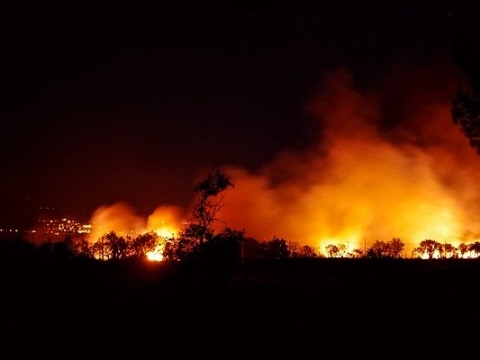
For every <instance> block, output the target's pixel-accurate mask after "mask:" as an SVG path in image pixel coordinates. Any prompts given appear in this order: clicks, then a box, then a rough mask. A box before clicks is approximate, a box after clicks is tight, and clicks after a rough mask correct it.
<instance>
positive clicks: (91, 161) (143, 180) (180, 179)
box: [0, 1, 480, 227]
mask: <svg viewBox="0 0 480 360" xmlns="http://www.w3.org/2000/svg"><path fill="white" fill-rule="evenodd" d="M158 3H159V4H158V5H154V6H151V5H144V4H143V2H141V1H140V2H132V3H131V4H130V3H129V2H118V3H113V2H105V1H99V2H97V3H96V4H95V5H91V4H83V3H79V2H74V4H78V5H74V4H70V2H64V3H60V4H58V3H56V2H55V3H50V2H33V1H26V2H18V4H15V5H2V7H3V9H2V11H1V14H2V15H1V19H0V20H1V21H0V24H1V25H0V28H1V37H0V39H1V43H0V45H1V53H0V61H1V62H0V64H1V67H0V75H1V77H0V91H1V97H0V116H1V119H2V123H1V124H2V132H1V134H2V136H1V145H0V169H1V179H0V189H1V194H0V226H20V227H22V226H24V224H25V223H28V222H29V221H31V220H32V219H33V218H34V216H35V215H36V214H37V212H38V209H39V208H40V207H46V206H48V207H54V208H56V209H57V211H58V213H59V215H61V216H72V217H75V218H77V219H79V220H81V221H85V220H88V219H89V216H90V214H91V213H92V212H93V211H94V210H95V209H96V208H97V207H98V206H100V205H104V204H110V203H113V202H117V201H126V202H128V203H130V204H132V206H133V207H134V208H135V209H136V210H137V211H138V212H139V213H140V214H143V215H147V214H149V213H151V212H152V211H153V210H154V209H155V207H157V206H158V205H159V204H164V203H167V204H168V203H171V204H180V205H185V204H188V202H189V200H190V198H191V195H192V189H193V185H194V183H195V181H196V178H197V176H198V173H199V172H200V171H205V170H207V171H210V170H214V169H216V168H217V167H219V166H222V165H224V164H233V165H238V166H241V167H244V168H247V169H249V170H250V171H255V169H257V168H259V167H261V166H262V165H263V164H265V163H268V162H269V161H271V159H273V158H274V157H275V155H276V154H277V153H278V152H279V151H280V150H283V149H286V148H299V147H302V146H305V145H306V144H308V142H309V141H310V138H309V137H310V133H311V131H310V127H311V126H313V125H312V124H311V123H310V122H309V119H308V117H307V116H306V115H305V114H304V112H303V105H304V102H305V101H306V99H308V98H309V96H310V95H311V93H312V92H313V91H315V88H316V86H317V85H318V79H319V77H320V75H321V74H322V73H324V72H328V71H333V70H334V69H336V68H337V67H339V66H344V67H347V68H348V69H350V70H351V71H352V73H353V74H354V75H355V79H356V82H357V84H358V86H359V87H360V88H361V87H364V86H368V84H369V81H371V80H372V79H374V78H375V76H376V74H377V73H378V72H379V71H381V70H382V69H383V68H384V67H385V66H388V64H390V63H392V62H395V61H408V62H412V63H415V64H417V63H418V64H423V63H428V62H429V61H432V60H440V61H447V62H448V61H451V60H450V58H451V35H452V33H454V32H459V31H460V32H470V33H474V32H475V31H476V30H477V29H479V28H480V27H479V26H478V23H479V22H478V15H479V12H478V8H479V7H478V6H477V5H475V4H476V2H474V1H463V2H458V1H457V2H454V1H452V2H450V4H449V3H448V2H441V4H440V3H439V2H433V1H429V2H426V1H418V2H415V3H409V2H404V1H365V2H359V1H328V2H320V1H268V2H263V3H262V5H261V6H260V5H258V4H256V3H255V2H253V1H247V2H244V1H233V2H225V3H228V5H225V4H224V3H223V2H220V1H198V2H187V3H188V4H189V5H184V2H172V3H174V4H176V5H172V4H169V3H170V2H168V1H167V2H164V1H159V2H158ZM179 3H182V5H180V4H179Z"/></svg>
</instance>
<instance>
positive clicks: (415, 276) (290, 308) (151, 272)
mask: <svg viewBox="0 0 480 360" xmlns="http://www.w3.org/2000/svg"><path fill="white" fill-rule="evenodd" d="M1 270H2V273H1V277H0V279H1V286H2V294H1V309H2V318H1V327H2V329H1V330H2V335H1V336H2V337H1V339H2V349H4V350H5V353H9V354H11V353H12V351H13V353H14V354H16V355H15V357H8V358H24V357H25V356H35V357H37V356H39V355H41V354H43V355H47V356H50V357H55V358H60V357H61V358H70V357H77V356H78V357H85V356H89V357H100V356H108V357H110V358H144V357H146V356H147V354H154V355H155V357H164V356H166V354H170V355H169V357H170V356H174V357H178V358H183V357H189V356H191V355H194V356H195V355H198V356H200V355H202V356H209V357H215V358H231V357H236V358H238V357H241V356H242V355H248V356H249V357H251V356H252V354H257V355H259V356H260V354H264V355H265V354H266V355H267V356H269V358H273V357H277V356H281V355H282V354H283V355H285V356H286V354H287V353H291V352H292V351H293V352H294V353H296V354H297V358H298V357H302V356H300V354H301V353H304V354H307V355H308V354H311V356H315V357H320V354H330V355H329V356H328V357H327V358H332V357H333V358H336V357H337V356H332V354H338V357H339V358H343V356H344V355H347V354H353V353H354V354H357V355H360V354H363V355H369V356H370V357H378V358H385V357H386V358H389V357H391V356H393V355H395V357H397V358H398V356H401V357H406V356H408V355H409V354H410V355H412V356H413V355H430V356H434V355H435V356H437V355H438V354H439V355H445V354H447V352H449V351H453V352H454V353H456V354H457V355H458V354H459V353H460V352H461V351H469V352H473V353H476V352H477V351H476V349H477V345H476V344H477V343H478V342H479V341H480V337H479V334H480V332H479V330H478V326H479V325H480V323H479V320H480V301H479V300H480V294H479V291H478V288H479V279H480V277H479V276H480V261H477V260H429V261H427V260H405V259H402V260H367V259H285V260H281V261H270V262H267V261H245V262H244V263H243V265H239V267H238V269H237V270H236V272H235V273H234V274H231V275H230V276H229V277H228V278H226V279H217V278H215V279H213V278H201V277H199V276H198V273H196V270H197V269H196V268H195V266H190V267H189V266H181V265H179V264H167V263H157V262H118V263H99V262H73V261H67V262H48V261H41V262H40V261H36V262H22V261H17V262H14V261H3V263H2V265H1ZM7 350H8V351H7ZM142 354H143V355H142ZM162 354H163V355H162ZM172 354H173V355H172ZM315 354H317V355H315ZM400 354H404V355H400ZM149 356H150V355H149ZM308 356H310V355H308Z"/></svg>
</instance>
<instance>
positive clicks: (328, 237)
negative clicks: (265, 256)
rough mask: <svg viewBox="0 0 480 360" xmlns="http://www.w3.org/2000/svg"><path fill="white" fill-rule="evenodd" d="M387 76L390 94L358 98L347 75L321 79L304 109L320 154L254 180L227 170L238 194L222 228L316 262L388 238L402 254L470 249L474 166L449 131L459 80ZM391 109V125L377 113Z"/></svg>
mask: <svg viewBox="0 0 480 360" xmlns="http://www.w3.org/2000/svg"><path fill="white" fill-rule="evenodd" d="M392 74H394V75H392ZM392 74H390V75H391V76H389V77H388V80H389V81H390V82H391V84H390V86H391V87H392V88H394V87H397V88H395V89H394V91H393V90H392V89H390V93H389V91H388V90H385V91H383V92H381V93H374V92H366V91H362V92H360V91H358V90H356V89H355V87H354V84H353V79H352V77H351V76H350V74H349V73H348V71H345V70H338V71H336V72H335V73H334V74H332V75H329V76H326V77H325V79H324V82H323V83H322V84H321V87H320V91H319V93H318V94H317V95H316V96H315V98H314V99H313V100H312V101H310V102H309V103H308V105H307V107H306V111H307V114H309V115H311V116H313V117H314V118H315V119H316V121H318V122H319V124H320V125H321V126H320V133H319V134H318V142H317V144H316V145H314V146H312V147H311V148H310V149H308V150H303V151H299V152H294V151H291V152H285V153H281V154H279V155H278V157H277V159H276V160H275V161H274V162H272V163H271V164H267V165H266V166H265V167H263V168H262V169H261V170H260V171H258V172H256V173H252V172H249V171H247V170H245V169H242V168H238V167H232V166H227V167H225V168H224V169H223V171H224V172H226V173H227V174H229V176H230V177H231V179H232V181H233V182H234V184H235V189H234V190H232V191H230V192H229V193H228V195H227V197H226V200H225V202H226V204H227V206H225V207H224V208H223V209H222V213H221V216H220V217H221V218H222V219H223V220H224V221H225V222H226V225H227V226H228V227H231V228H234V229H245V230H246V236H250V237H254V238H257V239H260V240H270V239H272V238H273V237H274V236H276V237H280V238H284V239H285V240H288V241H294V242H296V243H297V244H298V245H300V246H303V245H309V246H311V247H314V248H315V249H319V250H320V251H321V252H323V251H324V250H325V245H328V244H339V243H341V244H345V245H346V246H347V248H348V249H349V250H353V249H361V250H364V249H365V248H366V249H368V247H369V246H370V245H371V244H372V243H373V242H374V241H375V240H384V241H390V240H391V239H393V238H400V239H401V240H402V241H403V242H404V243H405V244H406V249H405V250H406V251H411V250H412V249H413V248H414V247H415V246H418V244H419V243H420V242H421V241H422V240H425V239H433V240H436V241H438V242H441V243H444V242H447V243H451V244H453V245H457V244H458V243H460V242H462V241H464V242H466V243H469V242H472V241H475V240H476V239H477V232H478V230H479V229H480V227H479V225H480V224H479V220H480V218H479V217H478V216H477V214H479V201H478V200H479V194H480V191H479V190H480V186H479V183H480V181H479V180H480V157H478V155H476V153H475V151H474V150H473V149H472V148H471V147H470V146H469V145H468V140H467V139H466V137H465V136H464V135H463V134H461V132H460V130H459V129H458V128H457V127H455V125H454V124H453V123H452V119H451V115H450V106H451V105H450V100H451V97H452V95H453V93H454V91H455V90H456V87H455V86H456V84H457V82H456V80H455V74H454V72H452V71H451V69H448V68H447V69H445V68H442V69H440V71H438V72H437V71H435V70H434V69H433V68H431V69H427V70H425V69H424V70H416V71H412V70H408V69H405V68H404V69H401V68H396V69H395V72H393V73H392ZM395 74H396V75H395ZM379 86H380V85H379ZM392 92H394V95H395V97H394V98H387V97H388V96H389V95H391V93H392ZM392 102H393V104H394V105H393V106H392V105H390V109H392V108H394V109H396V112H395V118H394V119H393V118H392V119H388V118H386V115H385V114H384V113H383V112H382V110H384V111H385V112H387V111H386V110H385V109H388V107H387V105H388V104H392ZM221 226H224V225H223V224H222V225H221ZM219 229H220V228H219Z"/></svg>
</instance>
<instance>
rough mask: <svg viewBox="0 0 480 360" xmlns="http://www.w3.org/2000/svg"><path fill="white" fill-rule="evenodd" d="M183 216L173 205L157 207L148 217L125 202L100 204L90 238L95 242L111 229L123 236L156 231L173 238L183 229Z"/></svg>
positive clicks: (94, 217) (164, 236)
mask: <svg viewBox="0 0 480 360" xmlns="http://www.w3.org/2000/svg"><path fill="white" fill-rule="evenodd" d="M181 216H182V210H181V209H180V208H179V207H177V206H172V205H162V206H159V207H157V208H156V209H155V211H154V212H153V213H152V214H151V215H149V216H148V217H147V219H144V218H143V217H141V216H139V215H138V214H136V213H135V211H134V209H133V208H132V207H131V206H130V205H128V204H127V203H125V202H118V203H116V204H113V205H109V206H106V205H105V206H100V207H99V208H98V209H96V210H95V212H94V213H93V215H92V217H91V219H90V223H91V224H93V225H94V226H93V231H92V232H91V234H90V236H89V238H88V240H89V241H91V242H95V241H96V240H98V239H99V238H100V237H101V236H103V235H105V234H107V233H109V232H111V231H115V232H116V233H117V234H119V235H121V236H127V235H128V236H132V237H135V236H137V235H140V234H144V233H147V232H155V233H156V234H157V235H158V236H160V237H163V238H172V237H174V236H175V235H176V234H178V232H179V231H180V229H181V226H182V221H181Z"/></svg>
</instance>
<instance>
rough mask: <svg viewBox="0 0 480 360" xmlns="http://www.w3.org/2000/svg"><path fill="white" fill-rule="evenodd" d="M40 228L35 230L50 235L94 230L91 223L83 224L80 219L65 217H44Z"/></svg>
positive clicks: (88, 232) (82, 232) (84, 232)
mask: <svg viewBox="0 0 480 360" xmlns="http://www.w3.org/2000/svg"><path fill="white" fill-rule="evenodd" d="M39 223H40V228H39V229H38V230H34V231H33V232H41V233H44V234H48V235H56V236H60V235H67V234H90V233H91V232H92V225H91V224H81V223H79V222H78V221H75V220H71V219H66V218H63V219H61V220H56V219H48V220H47V219H43V220H40V221H39Z"/></svg>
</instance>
